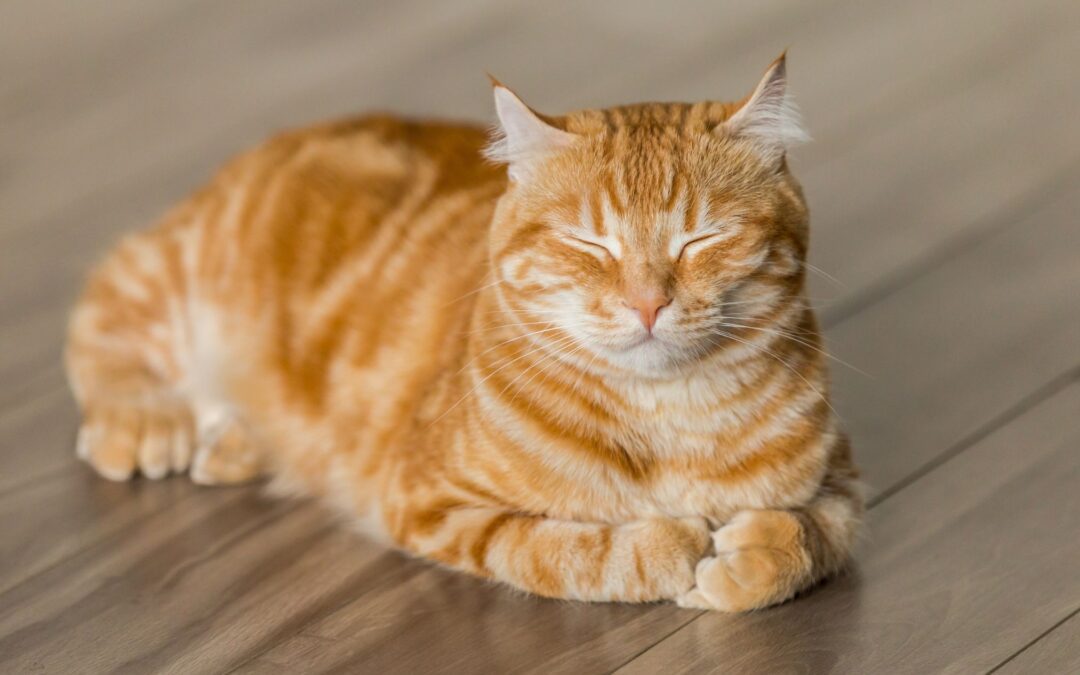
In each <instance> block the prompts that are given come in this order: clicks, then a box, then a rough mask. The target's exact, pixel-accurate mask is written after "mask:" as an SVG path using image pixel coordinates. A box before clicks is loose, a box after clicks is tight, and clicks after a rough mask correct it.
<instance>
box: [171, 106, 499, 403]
mask: <svg viewBox="0 0 1080 675" xmlns="http://www.w3.org/2000/svg"><path fill="white" fill-rule="evenodd" d="M486 141H487V135H486V133H485V132H484V130H483V129H482V128H480V127H476V126H469V125H460V124H449V123H441V122H417V121H408V120H403V119H400V118H394V117H389V116H368V117H361V118H357V119H351V120H345V121H340V122H334V123H329V124H324V125H319V126H315V127H311V128H307V129H301V130H296V131H288V132H285V133H282V134H279V135H277V136H275V137H273V138H271V139H270V140H268V141H267V142H265V143H264V144H262V145H261V146H259V147H257V148H255V149H254V150H252V151H250V152H248V153H246V154H244V155H241V156H240V157H238V158H237V159H235V160H233V161H232V162H230V163H229V164H228V165H227V166H226V167H225V168H224V169H223V170H222V171H221V172H220V173H219V175H218V176H217V177H216V178H215V179H214V180H213V181H212V182H211V184H210V185H209V186H208V187H207V188H206V189H205V190H203V191H202V192H201V193H199V194H198V195H196V196H195V197H194V198H193V200H192V202H190V203H189V204H188V206H187V207H184V208H187V209H189V212H188V215H187V216H186V217H184V218H182V220H184V221H185V223H183V224H181V225H180V227H190V228H193V229H194V231H193V232H192V235H193V236H191V237H186V240H187V242H188V245H187V246H185V248H187V249H188V251H187V254H188V255H187V257H188V259H189V260H191V261H192V279H191V284H190V286H189V291H190V292H191V293H193V294H194V295H195V296H196V298H195V299H196V301H195V302H194V303H193V306H195V307H196V308H197V309H199V310H200V311H199V312H198V313H199V316H198V317H193V324H194V325H195V326H196V327H197V330H196V333H197V337H199V336H201V338H200V339H201V342H203V343H205V344H206V345H209V348H207V349H202V348H199V349H198V351H200V352H213V351H216V350H218V348H219V346H223V347H224V348H225V352H226V353H227V354H226V355H225V357H224V358H213V359H203V358H201V357H200V358H199V359H196V360H203V361H213V362H215V363H217V364H218V365H215V366H214V368H215V369H217V370H228V369H231V366H230V365H229V364H228V363H225V364H223V363H222V361H223V360H227V361H229V362H231V363H235V361H236V360H237V357H236V355H237V354H244V355H245V356H244V360H245V362H251V361H254V362H255V363H256V364H258V365H256V366H254V367H252V370H254V371H255V372H254V373H250V374H252V375H255V377H247V376H245V377H244V378H242V379H244V380H247V381H248V384H251V383H263V382H265V381H266V380H265V376H266V375H268V374H269V375H272V376H274V378H273V379H274V380H275V381H277V382H279V383H280V384H281V385H282V386H283V388H284V390H285V391H287V392H288V398H290V399H296V400H301V401H307V402H308V403H310V404H312V405H313V406H315V407H316V408H319V409H323V408H324V406H325V405H327V404H329V403H330V399H332V398H336V397H338V396H348V395H349V394H348V392H346V393H345V394H342V393H341V392H340V391H335V387H334V382H335V381H339V382H340V381H341V379H338V378H342V379H343V380H344V381H349V382H360V383H363V384H364V386H367V387H370V388H371V389H372V390H373V391H381V392H383V393H384V394H386V395H387V398H389V399H394V398H398V397H400V398H398V400H399V401H400V400H404V399H408V398H410V397H412V396H415V391H414V388H415V387H416V386H418V384H419V383H420V382H423V381H427V380H428V379H429V377H430V375H429V373H434V372H438V371H439V370H440V369H441V368H443V367H444V364H445V363H447V362H450V361H454V360H455V359H457V358H458V352H459V351H460V344H461V334H462V331H463V328H464V322H465V321H466V320H467V317H468V307H469V302H467V301H465V302H462V301H460V300H461V298H463V297H467V296H469V294H470V292H471V291H473V290H475V289H476V288H477V287H479V286H481V285H482V284H483V283H484V278H485V276H486V274H487V267H486V266H487V256H488V252H487V245H488V244H487V240H488V226H489V223H490V220H491V216H492V213H493V210H494V207H495V203H496V201H497V199H498V197H499V196H500V194H501V193H502V191H503V190H504V189H505V181H506V178H505V172H504V170H503V169H501V168H500V167H497V166H494V165H491V164H490V163H488V162H487V161H486V160H485V159H484V158H483V156H482V154H481V151H482V149H483V147H484V144H485V143H486ZM203 310H205V311H203ZM200 339H197V340H196V342H200ZM417 355H424V356H425V357H426V358H425V359H420V358H417ZM343 369H344V370H343ZM258 386H260V387H261V386H262V384H259V385H258ZM406 390H410V391H409V392H407V391H406Z"/></svg>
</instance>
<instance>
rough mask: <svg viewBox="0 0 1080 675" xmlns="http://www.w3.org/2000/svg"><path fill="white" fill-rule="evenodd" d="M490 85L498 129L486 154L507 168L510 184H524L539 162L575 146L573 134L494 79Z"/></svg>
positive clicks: (485, 151)
mask: <svg viewBox="0 0 1080 675" xmlns="http://www.w3.org/2000/svg"><path fill="white" fill-rule="evenodd" d="M491 84H492V89H493V92H494V94H495V112H496V114H497V115H498V117H499V125H498V127H497V128H496V129H495V132H494V137H493V138H492V140H491V143H490V144H489V145H488V146H487V148H486V149H485V150H484V154H485V155H486V156H487V158H488V159H490V160H492V161H495V162H499V163H502V164H506V165H507V171H508V173H509V175H510V180H512V181H521V180H523V179H524V178H526V177H527V176H528V175H529V170H530V169H531V168H532V166H534V165H535V163H536V161H537V160H539V159H540V158H542V157H543V156H545V155H547V154H550V153H552V152H556V151H558V150H561V149H563V148H567V147H569V146H570V145H571V144H573V142H574V139H575V138H576V137H575V136H574V135H573V134H571V133H568V132H566V131H563V130H562V129H559V128H557V127H555V126H553V125H552V124H551V123H550V122H548V121H546V120H545V119H544V117H543V116H542V115H540V114H539V113H537V112H536V111H534V110H533V109H532V108H530V107H529V106H527V105H526V104H525V102H524V101H522V100H521V99H520V98H518V96H517V94H515V93H514V92H512V91H510V89H508V88H507V87H506V86H505V85H503V84H502V83H501V82H499V81H498V80H496V79H495V78H494V77H492V78H491Z"/></svg>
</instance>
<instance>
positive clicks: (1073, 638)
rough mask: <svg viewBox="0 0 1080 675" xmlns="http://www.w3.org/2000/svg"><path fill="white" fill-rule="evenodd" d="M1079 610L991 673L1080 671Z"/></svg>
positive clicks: (1012, 674) (1010, 674)
mask: <svg viewBox="0 0 1080 675" xmlns="http://www.w3.org/2000/svg"><path fill="white" fill-rule="evenodd" d="M1077 612H1080V609H1074V610H1073V612H1072V614H1070V615H1069V617H1068V618H1067V619H1065V620H1064V621H1063V622H1062V623H1061V624H1060V625H1058V626H1055V627H1054V628H1053V630H1051V631H1050V632H1049V633H1047V634H1046V635H1044V636H1042V637H1041V638H1040V639H1039V640H1038V641H1037V642H1035V643H1033V644H1031V645H1028V646H1027V647H1026V648H1025V649H1024V650H1023V651H1021V652H1020V653H1018V654H1016V655H1014V656H1012V657H1011V658H1009V660H1007V661H1005V662H1004V663H1002V664H1000V665H999V666H998V667H997V668H995V669H994V670H992V671H990V673H997V675H1028V674H1029V673H1077V672H1080V616H1078V615H1077ZM988 675H989V674H988Z"/></svg>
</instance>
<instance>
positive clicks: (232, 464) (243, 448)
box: [191, 419, 262, 485]
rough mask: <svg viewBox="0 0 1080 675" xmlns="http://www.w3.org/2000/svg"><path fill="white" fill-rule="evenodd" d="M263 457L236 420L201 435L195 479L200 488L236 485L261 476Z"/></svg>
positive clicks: (192, 467)
mask: <svg viewBox="0 0 1080 675" xmlns="http://www.w3.org/2000/svg"><path fill="white" fill-rule="evenodd" d="M261 473H262V457H261V455H260V453H259V451H258V448H257V447H256V444H255V443H254V442H253V440H252V438H251V435H250V433H249V432H248V431H247V429H246V428H245V427H244V426H243V425H242V424H241V423H240V422H239V421H238V420H236V419H226V420H224V421H223V422H222V423H221V424H220V425H219V426H217V427H216V428H212V429H209V430H202V431H200V433H199V443H198V448H196V450H195V459H194V460H193V461H192V463H191V480H192V482H195V483H198V484H199V485H236V484H238V483H246V482H248V481H251V480H254V479H256V478H258V477H259V475H260V474H261Z"/></svg>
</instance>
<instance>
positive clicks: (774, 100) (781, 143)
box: [720, 53, 810, 156]
mask: <svg viewBox="0 0 1080 675" xmlns="http://www.w3.org/2000/svg"><path fill="white" fill-rule="evenodd" d="M786 56H787V54H786V53H784V54H781V55H780V58H778V59H776V60H775V61H773V62H772V64H771V65H770V66H769V68H768V70H766V71H765V75H764V76H763V77H762V78H761V82H759V83H758V86H757V88H755V89H754V93H753V94H751V95H750V97H749V98H748V99H747V100H746V103H744V104H743V106H742V107H741V108H739V110H738V111H737V112H736V113H735V114H734V115H732V116H731V117H730V118H728V119H727V120H726V121H725V122H724V123H723V124H722V125H720V129H723V130H724V131H726V132H727V133H730V134H732V135H735V136H740V137H743V138H751V139H754V140H755V141H757V142H758V143H759V144H760V146H761V147H762V149H763V150H764V151H765V152H766V153H767V154H768V155H770V156H773V155H775V156H783V154H784V153H785V152H786V151H787V150H788V149H789V148H791V147H793V146H795V145H798V144H799V143H805V142H806V141H808V140H810V136H809V134H807V133H806V130H805V129H804V128H803V126H802V119H801V117H800V115H799V110H798V108H797V107H796V106H795V103H794V101H792V100H791V95H790V94H789V93H788V91H787V63H786V61H787V59H786Z"/></svg>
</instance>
